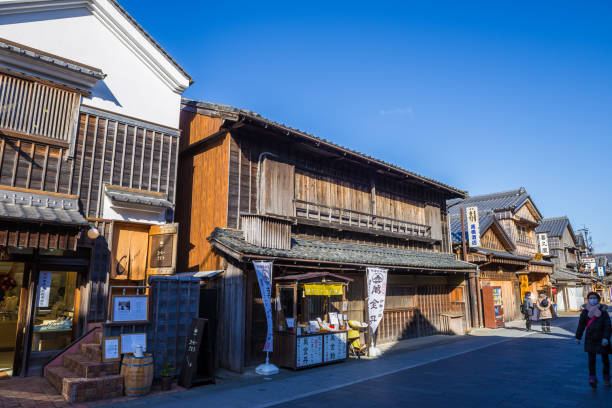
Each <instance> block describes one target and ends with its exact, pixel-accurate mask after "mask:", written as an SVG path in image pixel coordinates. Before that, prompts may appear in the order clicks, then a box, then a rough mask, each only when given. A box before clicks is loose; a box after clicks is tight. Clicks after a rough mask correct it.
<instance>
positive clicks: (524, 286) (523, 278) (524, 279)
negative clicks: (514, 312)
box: [519, 275, 529, 301]
mask: <svg viewBox="0 0 612 408" xmlns="http://www.w3.org/2000/svg"><path fill="white" fill-rule="evenodd" d="M519 280H520V282H521V301H522V299H524V298H525V292H527V291H529V277H528V276H527V275H519Z"/></svg>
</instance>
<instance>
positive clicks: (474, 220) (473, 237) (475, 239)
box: [465, 207, 480, 248]
mask: <svg viewBox="0 0 612 408" xmlns="http://www.w3.org/2000/svg"><path fill="white" fill-rule="evenodd" d="M465 213H466V216H467V228H468V230H467V233H468V238H469V239H468V242H469V246H470V248H475V247H479V246H480V222H479V221H480V220H479V218H478V207H467V208H466V209H465Z"/></svg>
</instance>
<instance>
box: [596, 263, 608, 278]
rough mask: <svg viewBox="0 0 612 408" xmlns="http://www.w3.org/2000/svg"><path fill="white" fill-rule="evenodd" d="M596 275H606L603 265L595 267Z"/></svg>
mask: <svg viewBox="0 0 612 408" xmlns="http://www.w3.org/2000/svg"><path fill="white" fill-rule="evenodd" d="M597 276H598V277H600V278H603V277H604V276H606V268H605V266H598V267H597Z"/></svg>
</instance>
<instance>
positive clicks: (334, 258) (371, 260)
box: [208, 228, 476, 272]
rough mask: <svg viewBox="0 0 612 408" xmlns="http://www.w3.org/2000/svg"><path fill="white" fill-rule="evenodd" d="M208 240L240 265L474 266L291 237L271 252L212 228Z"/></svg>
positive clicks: (437, 256) (430, 255)
mask: <svg viewBox="0 0 612 408" xmlns="http://www.w3.org/2000/svg"><path fill="white" fill-rule="evenodd" d="M208 240H209V241H210V242H211V245H212V246H213V247H215V248H217V249H218V250H219V251H222V252H224V253H226V254H228V255H229V256H231V257H233V258H235V259H237V260H239V261H243V262H246V261H249V260H251V259H282V260H287V261H301V262H315V263H318V264H320V263H327V264H341V265H347V266H348V265H351V266H360V267H365V266H379V267H386V268H392V269H412V270H415V269H416V270H428V271H447V272H475V271H476V265H474V264H471V263H468V262H463V261H458V260H457V259H456V258H455V255H453V254H448V253H434V252H418V251H410V250H406V249H399V248H388V247H382V246H376V245H361V244H352V243H348V242H339V241H322V240H316V239H305V238H293V239H292V241H291V249H271V248H264V247H259V246H256V245H253V244H249V243H248V242H246V241H245V240H244V237H243V232H242V231H240V230H235V229H229V228H216V229H215V230H214V231H213V233H212V234H211V236H210V237H209V238H208ZM322 269H324V267H322Z"/></svg>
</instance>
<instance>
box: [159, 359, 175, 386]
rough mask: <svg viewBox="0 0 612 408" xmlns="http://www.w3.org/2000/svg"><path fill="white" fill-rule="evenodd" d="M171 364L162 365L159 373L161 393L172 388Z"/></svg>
mask: <svg viewBox="0 0 612 408" xmlns="http://www.w3.org/2000/svg"><path fill="white" fill-rule="evenodd" d="M172 369H173V367H172V364H170V363H169V362H167V361H166V362H165V363H164V364H163V365H162V371H161V388H162V391H169V390H170V389H171V388H172V379H173V378H172Z"/></svg>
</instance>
